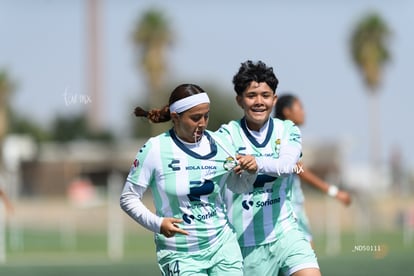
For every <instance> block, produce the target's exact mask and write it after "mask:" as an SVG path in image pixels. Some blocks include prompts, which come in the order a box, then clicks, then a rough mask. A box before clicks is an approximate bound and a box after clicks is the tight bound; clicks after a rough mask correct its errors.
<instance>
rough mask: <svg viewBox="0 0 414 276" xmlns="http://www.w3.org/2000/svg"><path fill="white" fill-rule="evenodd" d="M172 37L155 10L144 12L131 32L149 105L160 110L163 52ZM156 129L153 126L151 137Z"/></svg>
mask: <svg viewBox="0 0 414 276" xmlns="http://www.w3.org/2000/svg"><path fill="white" fill-rule="evenodd" d="M172 41H173V35H172V32H171V30H170V27H169V23H168V21H167V19H166V18H165V16H164V14H163V13H162V12H161V11H159V10H155V9H150V10H148V11H146V12H145V13H144V14H143V16H142V17H141V18H140V20H139V22H138V24H137V25H136V28H135V29H134V31H133V42H134V44H135V46H136V48H137V49H138V50H140V53H139V55H138V56H139V58H140V61H139V65H140V67H141V68H142V69H143V71H144V72H145V74H146V78H147V85H148V92H149V93H150V95H149V103H150V106H151V107H154V108H160V107H161V106H162V105H163V104H165V102H163V101H164V100H165V97H163V95H161V89H162V88H163V86H164V81H165V75H166V71H167V65H166V58H165V51H166V49H167V47H168V46H169V45H170V44H171V43H172ZM158 129H159V128H158V127H155V126H154V125H153V128H152V133H151V134H152V135H154V134H156V133H154V132H155V131H156V130H158Z"/></svg>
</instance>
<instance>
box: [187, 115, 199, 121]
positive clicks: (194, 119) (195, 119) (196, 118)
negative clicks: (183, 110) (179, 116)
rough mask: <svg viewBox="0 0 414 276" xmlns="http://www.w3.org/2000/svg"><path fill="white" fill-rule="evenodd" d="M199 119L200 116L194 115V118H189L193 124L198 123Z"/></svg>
mask: <svg viewBox="0 0 414 276" xmlns="http://www.w3.org/2000/svg"><path fill="white" fill-rule="evenodd" d="M201 117H202V115H195V116H191V117H190V118H191V120H192V121H193V122H198V121H200V119H201Z"/></svg>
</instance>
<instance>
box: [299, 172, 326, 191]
mask: <svg viewBox="0 0 414 276" xmlns="http://www.w3.org/2000/svg"><path fill="white" fill-rule="evenodd" d="M299 177H300V179H301V180H303V181H305V182H306V183H308V184H309V185H311V186H313V187H315V188H316V189H319V190H321V191H322V192H325V193H327V192H328V190H329V187H330V185H329V184H328V183H326V182H325V181H323V180H322V179H321V178H319V177H318V176H317V175H315V174H314V173H313V172H311V171H310V170H309V169H306V170H305V169H304V170H303V171H302V172H301V173H299Z"/></svg>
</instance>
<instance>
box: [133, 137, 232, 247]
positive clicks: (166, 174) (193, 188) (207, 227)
mask: <svg viewBox="0 0 414 276" xmlns="http://www.w3.org/2000/svg"><path fill="white" fill-rule="evenodd" d="M212 135H213V134H212V133H210V132H208V131H205V134H204V136H203V139H208V142H206V140H203V141H204V142H205V143H204V145H205V147H207V148H206V150H205V151H204V152H206V154H205V155H200V154H198V153H196V152H194V151H192V150H190V149H189V148H188V147H187V146H186V145H185V144H184V143H183V142H182V141H181V140H180V139H178V137H177V136H176V134H175V133H174V131H173V130H170V131H167V132H165V133H163V134H161V135H158V136H156V137H153V138H151V139H149V140H148V141H147V143H146V144H145V145H144V146H143V147H142V148H141V149H140V150H139V152H138V153H137V156H136V160H135V162H134V165H133V166H132V167H131V171H130V173H129V175H128V177H127V182H130V183H132V184H135V185H139V186H142V187H144V188H148V187H149V188H150V189H151V191H152V194H153V198H154V205H155V208H156V214H157V215H158V216H159V217H175V218H179V219H183V223H182V224H179V227H180V228H182V229H183V230H185V231H188V233H189V235H181V234H177V235H175V236H174V237H171V238H166V237H165V236H164V235H162V234H159V233H155V242H156V245H157V250H161V249H167V250H173V251H180V252H195V251H199V250H202V249H205V248H208V247H211V246H213V245H215V244H217V243H218V242H219V241H220V238H221V237H222V236H223V234H224V232H225V231H227V230H229V223H228V219H227V215H226V213H225V205H224V199H223V194H224V189H225V180H226V177H227V176H228V175H229V171H227V170H226V169H225V168H224V164H225V162H226V159H227V157H228V155H227V154H226V153H225V152H224V151H223V150H222V149H220V148H218V147H217V144H216V143H214V142H211V141H213V140H212V139H211V137H212ZM221 142H222V143H225V141H221ZM226 145H227V144H226ZM228 145H230V144H228Z"/></svg>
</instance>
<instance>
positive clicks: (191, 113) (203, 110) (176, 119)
mask: <svg viewBox="0 0 414 276" xmlns="http://www.w3.org/2000/svg"><path fill="white" fill-rule="evenodd" d="M209 113H210V104H208V103H203V104H199V105H196V106H194V107H192V108H190V109H188V110H186V111H184V112H183V113H181V114H177V113H175V112H173V113H171V118H172V120H173V123H174V130H175V133H177V136H178V137H179V138H180V139H182V140H184V141H186V142H189V143H194V142H196V141H199V140H200V139H201V137H202V136H203V133H204V130H205V129H206V128H207V125H208V117H209Z"/></svg>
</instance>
